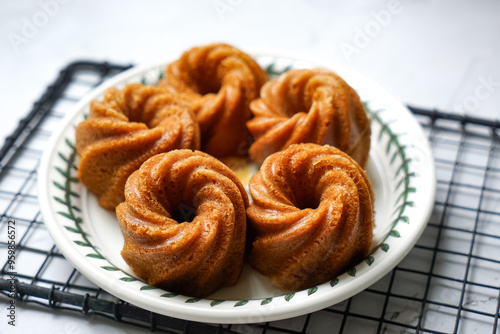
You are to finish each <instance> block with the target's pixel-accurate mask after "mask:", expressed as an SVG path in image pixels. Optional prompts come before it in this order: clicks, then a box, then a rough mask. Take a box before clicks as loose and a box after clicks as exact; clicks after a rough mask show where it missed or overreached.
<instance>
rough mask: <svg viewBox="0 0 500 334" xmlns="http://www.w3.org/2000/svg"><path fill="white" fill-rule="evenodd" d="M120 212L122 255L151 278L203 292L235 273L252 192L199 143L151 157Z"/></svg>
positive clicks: (231, 278) (226, 283)
mask: <svg viewBox="0 0 500 334" xmlns="http://www.w3.org/2000/svg"><path fill="white" fill-rule="evenodd" d="M125 198H126V200H125V202H123V203H121V204H120V205H118V207H117V208H116V213H117V216H118V220H119V222H120V228H121V230H122V233H123V237H124V239H125V244H124V246H123V250H122V256H123V258H124V259H125V261H126V262H127V263H128V264H129V266H130V267H131V268H132V270H133V271H134V272H135V273H136V274H137V275H138V276H139V277H141V278H142V279H144V280H146V281H147V282H148V284H151V285H154V286H157V287H161V288H164V289H166V290H169V291H173V292H177V293H181V294H185V295H189V296H194V297H203V296H206V295H208V294H210V293H212V292H213V291H215V290H216V289H218V288H220V287H224V286H229V285H233V284H235V283H236V281H237V280H238V278H239V276H240V273H241V269H242V265H243V258H244V253H245V239H246V213H245V210H246V207H247V206H248V196H247V193H246V192H245V190H244V188H243V185H242V184H241V182H240V181H239V180H238V179H237V178H236V176H235V175H234V173H233V172H232V171H231V170H230V169H229V168H228V167H227V166H225V165H224V164H223V163H222V162H220V161H219V160H217V159H215V158H213V157H211V156H209V155H208V154H205V153H203V152H200V151H190V150H174V151H171V152H169V153H163V154H158V155H156V156H154V157H152V158H150V159H148V160H147V161H146V162H145V163H144V164H143V165H142V166H141V168H140V169H139V170H137V171H136V172H134V173H133V174H132V175H131V176H130V177H129V179H128V181H127V185H126V188H125Z"/></svg>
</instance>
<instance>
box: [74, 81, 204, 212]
mask: <svg viewBox="0 0 500 334" xmlns="http://www.w3.org/2000/svg"><path fill="white" fill-rule="evenodd" d="M199 147H200V130H199V126H198V123H197V121H196V118H195V116H194V114H193V113H192V112H191V111H190V110H189V109H188V108H187V107H184V106H182V105H180V102H178V101H177V99H176V97H174V96H173V95H172V94H171V93H168V92H165V91H164V90H162V89H159V88H157V87H151V86H144V85H142V84H129V85H127V86H125V88H124V89H123V90H117V89H115V88H110V89H108V90H106V92H105V94H104V99H103V100H102V101H92V103H91V105H90V112H89V114H88V117H87V119H86V120H84V121H83V122H81V123H80V124H79V125H78V126H77V127H76V151H77V153H78V155H79V156H80V162H79V165H78V178H79V179H80V181H81V182H82V183H83V184H84V185H85V186H87V188H88V189H89V191H91V192H92V193H94V194H96V195H97V197H98V198H99V205H100V206H101V207H103V208H106V209H114V208H115V207H116V206H117V205H118V204H119V203H121V202H123V200H124V199H125V197H124V194H123V191H124V188H125V182H126V181H127V178H128V177H129V175H130V174H132V172H134V171H135V170H137V169H138V168H139V167H140V166H141V164H142V163H143V162H144V161H146V160H147V159H148V158H149V157H151V156H153V155H155V154H158V153H162V152H168V151H170V150H173V149H182V148H186V149H199Z"/></svg>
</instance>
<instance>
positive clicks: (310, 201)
mask: <svg viewBox="0 0 500 334" xmlns="http://www.w3.org/2000/svg"><path fill="white" fill-rule="evenodd" d="M295 206H296V207H297V208H299V209H300V210H305V209H313V210H316V209H317V208H318V206H319V201H318V200H316V199H315V198H314V197H313V196H311V197H308V196H304V197H303V198H300V199H298V200H297V203H295Z"/></svg>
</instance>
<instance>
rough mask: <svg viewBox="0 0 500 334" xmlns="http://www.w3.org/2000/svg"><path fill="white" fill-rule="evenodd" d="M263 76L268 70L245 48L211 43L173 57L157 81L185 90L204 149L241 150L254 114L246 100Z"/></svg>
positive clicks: (215, 152)
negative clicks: (172, 60) (197, 123)
mask: <svg viewBox="0 0 500 334" xmlns="http://www.w3.org/2000/svg"><path fill="white" fill-rule="evenodd" d="M266 81H267V74H266V73H265V72H264V71H263V70H262V69H261V68H260V67H259V65H258V64H257V63H256V62H255V61H254V60H253V59H252V58H251V57H250V56H249V55H247V54H246V53H244V52H242V51H240V50H238V49H237V48H235V47H232V46H230V45H227V44H210V45H207V46H203V47H195V48H192V49H191V50H189V51H186V52H185V53H184V54H183V55H182V57H181V58H180V59H179V60H177V61H175V62H173V63H171V64H170V65H169V66H168V67H167V69H166V71H165V76H164V78H163V79H162V80H161V82H160V83H159V87H162V88H166V89H169V90H171V91H174V92H176V93H179V92H180V93H183V94H184V97H183V99H184V98H185V101H187V103H189V104H190V106H191V108H192V110H194V112H195V114H196V116H197V119H198V121H199V123H200V129H201V135H202V143H201V147H202V150H203V151H204V152H207V153H208V154H210V155H213V156H215V157H225V156H244V155H246V154H247V152H246V148H247V147H248V145H249V143H250V142H251V138H252V137H251V135H250V133H249V131H248V129H247V127H246V122H247V121H248V120H249V119H250V118H251V117H252V113H251V111H250V109H249V104H250V101H252V100H253V99H255V98H257V97H258V96H259V91H260V88H261V87H262V85H263V84H264V83H265V82H266ZM186 97H187V98H186Z"/></svg>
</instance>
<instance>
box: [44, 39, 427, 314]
mask: <svg viewBox="0 0 500 334" xmlns="http://www.w3.org/2000/svg"><path fill="white" fill-rule="evenodd" d="M249 54H250V55H251V56H253V57H259V56H269V57H273V58H286V59H289V60H295V61H306V62H309V63H312V64H315V65H318V66H321V67H327V68H330V69H331V70H333V71H335V72H340V73H344V74H345V73H349V76H350V77H351V76H352V77H357V78H361V80H362V81H364V82H367V83H368V84H369V85H370V86H372V87H376V88H377V89H378V90H381V91H383V92H385V93H386V95H387V97H389V98H390V99H392V100H393V101H392V102H393V103H396V104H398V106H399V108H400V109H401V110H404V111H405V113H403V114H402V115H403V116H404V117H406V118H407V119H406V121H410V122H413V123H415V124H416V125H417V127H416V128H415V129H413V131H416V132H419V133H418V134H419V135H420V136H421V137H422V138H425V139H426V140H427V138H426V136H425V135H424V134H423V131H422V129H421V127H420V124H418V122H417V121H416V119H415V118H414V117H413V115H412V114H411V112H410V111H409V110H408V109H407V108H406V107H405V106H404V105H402V104H401V103H400V102H398V101H397V100H395V99H394V97H392V95H390V94H389V93H387V92H386V91H385V89H383V88H381V87H380V86H379V85H378V84H377V83H375V82H373V81H372V80H371V79H369V78H366V77H365V76H363V75H361V74H359V73H357V72H355V71H353V70H351V69H348V68H346V67H344V66H341V65H339V64H336V63H333V62H331V61H327V60H325V59H321V58H319V57H316V56H312V55H306V54H302V53H297V52H289V51H283V50H273V49H256V50H254V51H253V52H249ZM174 59H176V57H175V56H172V57H170V60H169V59H167V60H163V61H161V62H154V63H148V64H143V65H139V66H136V67H133V68H131V69H129V70H126V71H124V72H122V73H120V74H118V75H116V76H114V77H112V78H110V79H109V80H106V81H105V82H103V83H102V84H101V85H99V86H97V87H96V88H94V89H93V90H92V91H91V92H89V93H88V94H86V96H85V97H83V98H82V99H81V101H80V102H79V103H77V104H76V105H75V106H73V110H71V111H69V112H68V113H67V114H66V115H65V117H64V118H63V120H61V122H60V125H59V128H58V129H57V131H55V132H54V133H53V134H52V136H51V138H50V140H49V143H48V145H47V147H48V148H47V150H45V152H44V154H43V156H42V159H41V160H40V166H39V169H38V180H37V183H38V191H39V192H38V197H39V201H40V208H41V213H42V216H43V219H44V222H45V225H46V226H47V228H48V230H49V233H50V234H51V236H52V238H53V239H54V241H55V243H56V245H57V247H58V248H59V249H60V251H61V252H62V253H63V255H64V256H65V257H66V258H67V259H68V260H69V261H70V262H71V263H72V265H73V266H75V267H76V268H77V269H78V270H79V271H80V273H81V274H82V275H84V276H85V277H86V278H87V279H89V280H90V281H92V282H93V283H94V284H96V285H97V286H100V287H101V288H103V289H104V290H106V291H108V292H109V293H111V294H112V295H114V296H117V297H118V298H123V295H122V296H119V293H117V292H116V289H115V288H114V287H113V284H109V282H104V283H103V280H102V279H99V278H100V276H102V277H103V278H106V275H104V273H101V272H100V271H96V268H95V265H93V264H91V262H90V261H83V260H84V259H82V258H81V255H80V253H79V252H78V251H76V252H73V251H71V252H70V250H71V249H72V248H74V247H76V246H75V245H74V244H72V242H71V240H69V239H67V238H66V237H64V233H62V232H61V231H63V227H62V226H61V225H60V224H59V223H58V222H57V219H56V218H55V212H54V211H53V210H51V201H50V198H49V196H48V194H49V191H48V186H49V183H50V181H51V180H48V177H47V178H45V177H44V176H48V175H49V168H50V161H51V157H53V156H54V155H55V154H56V151H57V149H56V148H57V145H58V144H60V143H61V141H63V140H64V138H62V137H63V135H64V133H65V132H66V131H67V128H68V126H71V124H72V121H74V119H75V117H77V116H78V115H79V114H80V113H82V112H83V111H82V109H83V108H84V107H85V106H86V105H88V104H89V103H90V101H91V100H93V99H95V98H96V97H98V96H100V95H102V93H103V92H104V90H105V89H107V88H109V87H112V86H116V85H118V84H120V83H123V82H125V81H126V80H127V79H129V78H131V77H133V76H135V75H138V74H140V73H142V72H145V71H147V70H151V69H154V68H155V67H158V68H160V67H162V66H164V65H165V64H167V63H169V62H170V61H172V60H174ZM341 76H343V75H341ZM346 81H348V80H346ZM424 144H425V145H424V146H425V148H426V149H427V152H426V153H427V156H428V157H430V159H429V161H428V162H429V164H430V165H431V168H430V170H431V173H430V174H429V175H427V176H428V178H429V181H430V183H431V187H430V188H431V189H432V190H433V191H431V193H430V194H429V196H428V198H427V201H425V202H424V203H423V205H422V206H423V208H422V209H423V211H425V214H424V215H423V216H422V218H421V219H420V220H421V221H420V222H419V223H418V225H419V227H420V229H419V230H418V231H417V233H415V234H413V235H410V236H406V238H408V245H411V246H406V247H403V249H402V250H401V249H400V252H389V253H387V255H386V256H385V257H384V258H383V259H382V261H383V262H385V265H377V266H375V267H372V268H370V270H369V271H368V272H366V273H364V275H363V276H361V277H364V278H363V279H361V277H357V279H352V280H350V281H349V284H350V285H349V286H350V287H351V289H350V290H346V289H332V291H334V292H332V293H324V294H322V295H316V296H315V297H314V298H306V299H305V300H301V303H296V304H294V303H288V302H289V301H286V302H287V303H286V304H285V303H283V302H282V303H280V304H279V305H278V306H277V307H266V306H268V305H270V304H267V305H263V306H262V307H263V308H262V307H261V308H259V310H261V311H259V312H257V313H256V314H252V315H249V314H248V312H249V309H248V307H244V308H236V307H233V309H231V310H232V311H233V312H228V309H227V308H214V307H211V308H210V309H208V310H209V312H207V313H206V314H205V313H203V314H201V313H202V312H201V311H202V310H205V309H206V307H203V308H197V307H196V305H197V304H195V303H193V304H189V305H182V306H185V307H180V306H181V305H178V304H175V305H174V306H175V307H174V309H169V310H165V309H164V308H163V307H156V304H155V303H154V302H153V303H152V304H151V303H150V302H146V301H148V300H151V301H154V299H156V298H157V297H153V296H148V295H147V294H142V295H141V298H140V299H135V298H133V301H131V303H133V304H135V305H137V306H140V307H143V308H145V309H147V310H151V311H153V312H156V313H160V314H166V315H169V316H173V317H177V318H181V319H186V320H192V321H202V322H209V323H249V322H262V321H273V320H279V319H284V318H290V317H294V316H298V315H302V314H305V313H309V312H312V311H315V310H319V309H322V308H324V307H327V306H330V305H332V304H334V303H335V302H340V301H342V300H345V299H347V298H349V297H351V296H353V295H354V294H356V293H359V292H360V291H362V290H364V289H365V288H367V287H368V286H370V285H372V284H373V283H375V282H376V281H378V280H379V279H380V278H382V277H383V275H385V274H387V273H388V272H390V271H391V270H392V269H393V268H394V267H395V266H396V265H397V264H398V263H399V262H400V261H401V260H402V259H403V258H404V257H405V256H406V254H407V253H408V252H409V251H410V250H411V249H412V248H413V245H414V244H415V243H416V241H417V239H418V238H419V237H420V235H421V234H422V232H423V230H424V228H425V226H426V225H427V221H428V219H429V217H430V215H431V212H432V207H433V205H434V198H435V187H436V177H435V168H434V160H433V158H432V152H431V150H430V145H429V143H428V142H426V143H424ZM422 221H424V222H422ZM415 224H417V223H415ZM401 247H402V246H401V245H399V248H401ZM394 258H397V259H394ZM344 275H346V274H344ZM371 277H377V278H375V279H369V278H371ZM318 286H319V285H318ZM303 291H305V290H303ZM299 292H302V291H298V292H296V293H299ZM117 294H118V295H117ZM332 297H336V298H332ZM274 298H278V297H274ZM123 299H126V298H123ZM332 299H335V301H332ZM259 300H260V299H259ZM162 305H163V304H162ZM198 305H200V304H198ZM284 305H285V306H286V307H283V306H284ZM193 306H195V307H194V309H193ZM275 306H276V305H275ZM263 309H264V310H265V311H266V312H262V310H263ZM276 310H278V311H276ZM205 311H206V310H205ZM248 319H251V321H248Z"/></svg>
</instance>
